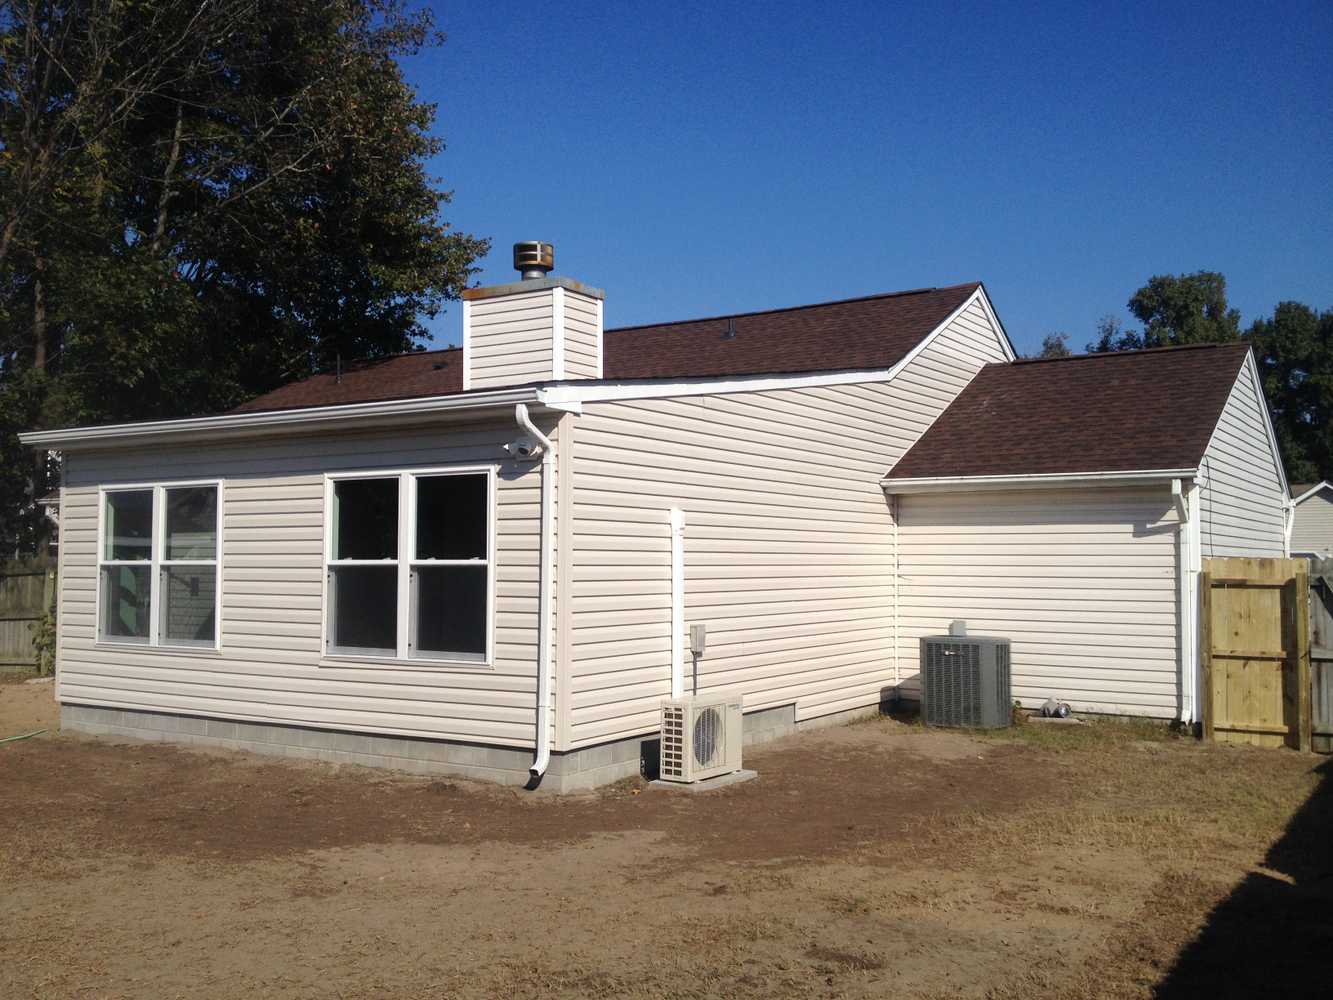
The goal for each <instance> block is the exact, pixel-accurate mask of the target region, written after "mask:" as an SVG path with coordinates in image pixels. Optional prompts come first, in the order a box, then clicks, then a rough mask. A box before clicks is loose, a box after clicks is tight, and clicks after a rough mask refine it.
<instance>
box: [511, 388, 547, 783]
mask: <svg viewBox="0 0 1333 1000" xmlns="http://www.w3.org/2000/svg"><path fill="white" fill-rule="evenodd" d="M514 419H515V420H516V421H517V422H518V426H519V427H521V428H522V429H523V430H524V431H526V432H527V433H529V434H531V435H532V437H533V438H534V439H535V440H536V441H537V443H538V444H539V445H541V448H542V487H541V490H542V492H541V518H542V526H541V550H542V551H541V569H540V581H539V583H538V585H537V602H538V603H537V756H536V757H535V759H534V760H533V762H532V767H530V768H529V769H528V770H529V771H530V772H531V773H532V776H533V777H534V778H540V777H541V776H542V775H543V774H545V773H546V768H547V765H549V764H550V763H551V569H552V567H553V566H554V565H555V551H554V550H555V504H553V503H552V502H551V500H552V498H551V487H552V486H553V485H554V483H553V480H554V477H555V445H554V444H552V443H551V439H550V438H548V437H547V436H546V435H545V434H543V433H542V432H541V431H539V430H537V427H536V425H534V424H533V422H532V420H531V419H530V418H529V417H528V407H527V405H526V404H524V403H518V404H516V405H515V406H514Z"/></svg>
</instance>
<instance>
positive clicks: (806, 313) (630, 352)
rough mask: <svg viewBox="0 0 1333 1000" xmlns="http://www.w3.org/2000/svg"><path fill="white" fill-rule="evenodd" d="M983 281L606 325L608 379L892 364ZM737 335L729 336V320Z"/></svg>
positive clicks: (761, 372) (889, 366)
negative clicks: (727, 313)
mask: <svg viewBox="0 0 1333 1000" xmlns="http://www.w3.org/2000/svg"><path fill="white" fill-rule="evenodd" d="M978 287H979V286H978V283H977V282H975V281H974V282H970V283H968V284H965V285H951V286H950V287H948V288H923V289H918V290H916V291H911V292H892V293H890V294H887V295H872V296H869V297H867V298H862V299H844V300H843V301H840V302H824V303H820V304H818V305H811V306H799V307H797V308H795V309H770V310H767V311H765V312H753V313H738V314H736V315H733V316H717V317H713V318H710V319H694V320H687V321H685V322H682V323H659V324H655V325H652V326H629V327H621V328H620V329H617V330H608V331H607V333H606V337H605V343H604V346H603V350H604V351H605V352H606V358H605V368H606V370H605V375H606V377H607V378H609V379H634V378H697V377H708V376H724V375H758V374H770V373H778V372H813V371H830V370H836V369H857V368H891V367H893V365H895V364H897V363H898V362H899V361H901V360H902V359H903V358H904V357H905V356H906V355H907V354H908V353H909V352H910V351H911V350H912V348H914V347H916V345H917V344H919V343H921V341H922V340H923V339H924V338H925V336H926V335H927V334H928V333H930V331H931V330H933V329H935V327H937V326H939V325H940V323H942V322H943V321H944V320H945V319H946V318H947V317H948V316H949V314H950V313H952V312H953V311H954V310H955V309H957V308H958V307H959V306H961V305H962V304H963V303H964V302H966V301H967V299H968V296H970V295H971V294H972V293H973V292H975V291H976V290H977V288H978ZM728 322H731V323H732V325H733V326H734V329H735V332H736V336H735V337H734V338H732V339H726V338H725V337H724V334H725V333H726V331H727V324H728Z"/></svg>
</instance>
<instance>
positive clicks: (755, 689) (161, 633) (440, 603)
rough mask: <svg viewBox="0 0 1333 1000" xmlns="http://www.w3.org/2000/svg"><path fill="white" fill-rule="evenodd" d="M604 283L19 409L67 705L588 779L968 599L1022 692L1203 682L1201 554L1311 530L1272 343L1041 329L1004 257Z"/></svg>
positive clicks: (93, 723)
mask: <svg viewBox="0 0 1333 1000" xmlns="http://www.w3.org/2000/svg"><path fill="white" fill-rule="evenodd" d="M602 299H603V296H602V292H600V291H599V290H597V289H593V288H589V287H586V286H584V285H581V284H579V283H577V282H574V281H571V280H568V279H564V278H546V277H543V278H535V279H530V280H524V281H520V282H516V283H513V284H508V285H502V286H498V287H492V288H480V289H472V290H469V291H468V292H467V293H465V299H464V304H463V346H462V348H461V349H455V350H448V351H435V352H425V353H414V354H407V355H402V356H399V357H395V358H390V359H385V360H382V361H377V362H370V363H366V364H361V365H357V366H352V367H350V368H348V369H346V370H344V371H342V372H341V373H339V374H325V375H317V376H314V377H312V378H308V379H305V380H303V381H301V382H297V383H294V384H292V385H289V386H286V387H283V388H280V389H278V390H276V391H275V392H272V393H269V394H268V395H266V396H262V397H260V398H258V399H256V400H253V401H251V402H250V403H248V404H246V405H245V406H243V407H241V408H239V409H238V410H236V411H234V412H232V413H228V414H223V415H220V416H213V417H201V418H190V419H182V420H169V421H154V422H148V423H140V424H126V425H117V426H109V427H89V428H73V429H68V430H55V431H41V432H33V433H28V434H25V435H23V439H24V441H25V442H27V443H28V444H31V445H37V446H40V447H44V448H48V449H60V450H61V451H62V453H63V457H64V465H63V469H64V485H63V487H62V501H61V529H62V545H61V551H60V558H61V564H62V572H61V604H60V610H61V627H60V639H59V643H60V645H59V652H58V656H59V667H58V676H57V697H58V699H59V700H60V702H61V705H62V721H63V724H65V725H67V726H69V727H71V728H74V729H82V730H86V731H92V732H109V733H122V734H134V735H141V736H145V735H146V736H150V737H155V738H166V739H176V740H187V741H202V742H209V743H214V744H221V745H226V746H237V747H248V748H250V749H259V750H268V751H274V752H282V753H292V754H299V755H305V756H314V757H320V758H323V759H329V760H343V761H354V762H362V763H390V764H394V765H396V766H403V767H409V768H415V769H420V770H424V771H443V772H452V773H459V774H464V775H469V776H473V777H482V778H490V779H494V780H499V781H525V780H528V778H529V771H530V769H531V771H532V773H533V775H534V776H537V777H540V776H541V775H542V774H543V773H544V774H545V776H546V777H545V781H546V783H547V785H548V786H554V787H556V788H558V789H572V788H580V787H590V786H592V785H595V784H600V783H603V782H606V781H611V780H615V779H617V778H620V777H623V776H626V775H628V774H633V773H635V772H636V771H637V769H638V766H639V755H640V745H641V743H642V742H643V741H644V740H645V739H651V738H653V737H655V735H656V732H657V727H658V717H659V716H658V713H659V706H660V702H661V700H662V699H663V698H665V697H668V696H670V695H673V694H679V693H682V692H684V691H687V690H689V689H690V688H691V686H692V684H693V677H694V675H695V671H696V669H697V677H698V686H699V690H700V691H716V690H722V689H725V690H727V691H734V692H739V693H741V694H742V695H743V696H744V701H745V709H746V713H747V716H746V725H747V733H748V738H750V739H761V738H766V737H768V736H772V735H776V734H780V733H783V732H790V731H792V730H794V729H798V728H803V727H807V726H814V725H823V724H828V723H830V722H835V721H838V720H845V719H849V718H852V717H855V716H857V715H860V714H864V713H866V712H872V711H875V710H877V709H878V707H879V706H880V705H882V704H885V703H889V702H892V701H894V700H895V699H897V698H898V697H899V696H900V695H905V696H907V697H914V696H915V694H914V693H915V691H916V673H917V657H916V645H915V640H916V638H917V637H918V636H920V635H923V634H927V633H932V632H939V631H942V630H944V629H945V628H946V627H947V624H948V622H949V621H950V620H952V619H956V618H965V619H967V620H968V621H969V623H970V625H971V627H972V631H974V632H976V633H981V634H986V633H995V634H1005V635H1011V636H1012V637H1013V639H1014V647H1013V672H1014V678H1015V685H1016V692H1017V694H1018V695H1020V696H1021V697H1022V699H1023V701H1024V702H1025V703H1026V704H1029V705H1035V704H1037V703H1038V702H1039V701H1040V700H1042V699H1044V698H1045V697H1047V696H1049V695H1058V696H1060V697H1062V698H1064V699H1065V700H1068V701H1070V702H1071V703H1072V704H1074V706H1075V707H1076V708H1078V709H1080V710H1089V711H1106V712H1132V713H1137V714H1143V715H1150V716H1158V717H1162V718H1184V719H1187V720H1188V719H1193V718H1195V717H1196V716H1197V714H1198V713H1197V710H1196V699H1195V697H1194V690H1195V685H1196V684H1197V680H1196V671H1197V654H1196V652H1195V651H1194V649H1193V638H1192V637H1193V635H1194V631H1193V629H1194V627H1195V625H1194V623H1195V621H1196V620H1197V619H1196V614H1197V612H1196V602H1197V591H1196V589H1194V587H1193V583H1192V580H1193V574H1194V573H1195V572H1196V571H1197V569H1198V560H1199V558H1200V556H1201V555H1207V554H1229V553H1244V554H1254V555H1281V554H1282V553H1283V551H1284V546H1283V514H1284V509H1283V502H1284V500H1285V498H1286V496H1287V493H1286V487H1285V483H1284V481H1283V479H1282V472H1281V469H1280V464H1279V463H1278V461H1277V455H1276V447H1275V444H1274V441H1273V437H1272V432H1271V428H1270V426H1269V424H1268V418H1267V410H1266V408H1265V406H1264V404H1263V400H1262V398H1261V395H1260V393H1259V390H1258V382H1257V379H1256V378H1255V369H1254V362H1253V360H1252V358H1251V356H1250V354H1249V352H1248V351H1247V350H1246V349H1244V348H1241V347H1218V348H1186V349H1180V350H1178V351H1156V352H1143V353H1140V354H1134V355H1121V356H1115V357H1094V358H1085V359H1071V360H1067V361H1055V362H1021V363H1016V362H1015V360H1014V352H1013V350H1012V347H1011V346H1010V343H1009V341H1008V338H1007V336H1006V335H1005V332H1004V330H1003V328H1002V327H1001V325H1000V323H999V321H998V320H997V319H996V317H995V314H994V311H993V309H992V307H991V304H990V301H989V299H988V298H987V295H986V292H985V289H984V288H983V287H982V286H981V285H980V284H976V283H973V284H966V285H956V286H952V287H948V288H932V289H924V290H919V291H912V292H902V293H897V294H891V295H880V296H871V297H867V298H863V299H854V300H848V301H843V302H831V303H824V304H820V305H813V306H806V307H801V308H795V309H779V310H772V311H768V312H758V313H747V314H741V315H736V316H730V317H719V318H714V319H704V320H693V321H689V322H683V323H673V324H667V325H658V326H643V327H632V328H625V329H621V330H607V331H605V333H603V331H602ZM886 473H887V477H886ZM1182 525H1183V528H1182ZM692 624H703V625H706V627H707V647H706V651H705V653H704V655H703V656H702V657H701V658H700V659H699V661H698V663H697V664H694V663H692V662H691V661H690V657H689V645H688V632H689V626H690V625H692Z"/></svg>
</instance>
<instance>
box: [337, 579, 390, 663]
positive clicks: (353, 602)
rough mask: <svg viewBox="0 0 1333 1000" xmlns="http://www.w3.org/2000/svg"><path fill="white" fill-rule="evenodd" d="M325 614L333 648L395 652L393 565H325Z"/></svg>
mask: <svg viewBox="0 0 1333 1000" xmlns="http://www.w3.org/2000/svg"><path fill="white" fill-rule="evenodd" d="M329 615H330V620H329V638H330V640H331V646H332V647H333V649H334V651H338V650H361V649H364V650H374V651H375V652H378V653H395V652H397V651H398V569H397V567H394V566H331V567H329Z"/></svg>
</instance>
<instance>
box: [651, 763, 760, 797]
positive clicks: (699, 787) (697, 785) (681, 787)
mask: <svg viewBox="0 0 1333 1000" xmlns="http://www.w3.org/2000/svg"><path fill="white" fill-rule="evenodd" d="M757 777H759V772H758V771H747V770H745V769H744V768H742V769H741V770H739V771H732V772H731V773H730V774H719V775H718V776H717V777H716V778H705V779H704V780H703V781H693V782H690V783H689V784H685V783H684V782H681V781H663V780H662V779H661V778H658V779H657V780H656V781H650V782H648V787H649V788H660V789H662V790H663V791H665V792H689V793H691V794H693V795H698V794H700V793H701V792H712V791H716V790H717V789H719V788H726V787H727V786H728V785H739V784H740V783H741V782H743V781H750V780H752V779H754V778H757Z"/></svg>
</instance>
